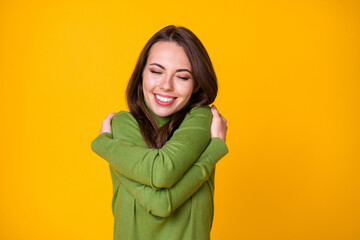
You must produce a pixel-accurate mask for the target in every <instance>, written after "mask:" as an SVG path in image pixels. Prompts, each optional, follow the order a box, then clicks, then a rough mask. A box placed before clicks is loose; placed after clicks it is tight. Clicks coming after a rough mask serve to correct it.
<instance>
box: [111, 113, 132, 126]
mask: <svg viewBox="0 0 360 240" xmlns="http://www.w3.org/2000/svg"><path fill="white" fill-rule="evenodd" d="M112 121H114V122H116V123H118V124H135V125H137V121H136V119H135V118H134V117H133V115H132V114H131V113H130V112H128V111H124V110H120V111H119V112H118V113H116V114H115V115H114V116H113V118H112Z"/></svg>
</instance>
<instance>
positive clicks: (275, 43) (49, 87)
mask: <svg viewBox="0 0 360 240" xmlns="http://www.w3.org/2000/svg"><path fill="white" fill-rule="evenodd" d="M169 24H174V25H177V26H185V27H187V28H189V29H190V30H192V31H193V32H194V33H195V34H196V35H197V36H198V37H199V38H200V40H201V41H202V42H203V44H204V45H205V47H206V49H207V50H208V53H209V55H210V57H211V59H212V61H213V64H214V68H215V71H216V73H217V76H218V80H219V94H218V98H217V100H216V102H215V104H216V106H217V107H218V109H219V110H220V112H221V113H222V114H223V116H224V117H225V118H227V119H228V135H227V144H228V147H229V150H230V152H229V154H228V155H227V156H226V157H224V158H223V159H222V160H221V161H220V162H219V163H218V164H217V172H216V186H215V219H214V224H213V229H212V233H211V235H212V239H213V240H222V239H244V240H263V239H264V240H268V239H274V240H279V239H284V240H289V239H290V240H297V239H299V240H300V239H306V240H312V239H314V240H315V239H316V240H318V239H324V240H332V239H339V240H347V239H349V240H355V239H360V227H359V226H360V207H359V203H360V174H359V173H360V139H359V138H360V131H359V130H360V127H359V123H360V106H359V105H360V99H359V98H360V97H359V96H360V94H359V93H360V92H359V90H360V83H359V81H360V44H359V43H360V2H359V1H331V0H329V1H325V0H323V1H322V0H318V1H306V0H305V1H300V0H296V1H286V0H283V1H280V0H274V1H265V0H263V1H260V0H256V1H224V2H220V1H210V2H209V1H194V0H191V1H187V0H183V1H142V2H139V1H100V0H99V1H77V0H72V1H10V0H9V1H1V2H0V79H1V85H0V96H1V99H0V104H1V122H0V124H1V140H0V141H1V161H0V164H1V165H0V187H1V188H0V190H1V198H0V239H4V240H13V239H14V240H15V239H21V240H22V239H38V240H42V239H52V240H56V239H67V240H71V239H88V240H90V239H112V234H113V216H112V213H111V198H112V185H111V178H110V172H109V168H108V164H107V162H106V161H105V160H103V159H101V158H100V157H98V156H97V155H96V154H95V153H94V152H92V150H91V148H90V144H91V141H92V140H93V139H94V138H95V137H96V136H97V134H98V132H99V129H100V127H101V122H102V120H103V119H104V118H105V117H106V115H107V113H109V112H117V111H119V110H127V108H126V104H125V95H124V92H125V88H126V85H127V81H128V79H129V77H130V74H131V72H132V71H133V68H134V66H135V62H136V60H137V58H138V56H139V54H140V51H141V49H142V47H143V46H144V45H145V43H146V42H147V40H148V39H149V38H150V37H151V36H152V35H153V34H154V33H155V32H156V31H158V30H160V29H161V28H163V27H165V26H167V25H169Z"/></svg>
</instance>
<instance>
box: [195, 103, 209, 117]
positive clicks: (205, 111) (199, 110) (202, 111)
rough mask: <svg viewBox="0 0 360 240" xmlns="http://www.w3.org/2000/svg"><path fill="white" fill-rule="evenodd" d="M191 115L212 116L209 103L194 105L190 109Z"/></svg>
mask: <svg viewBox="0 0 360 240" xmlns="http://www.w3.org/2000/svg"><path fill="white" fill-rule="evenodd" d="M189 115H206V116H212V113H211V108H210V107H209V106H208V105H203V106H197V107H193V108H192V109H191V110H190V111H189Z"/></svg>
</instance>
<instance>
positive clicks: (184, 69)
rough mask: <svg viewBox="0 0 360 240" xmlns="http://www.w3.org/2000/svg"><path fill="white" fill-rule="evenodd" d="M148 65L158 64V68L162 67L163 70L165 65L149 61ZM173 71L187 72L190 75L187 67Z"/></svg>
mask: <svg viewBox="0 0 360 240" xmlns="http://www.w3.org/2000/svg"><path fill="white" fill-rule="evenodd" d="M149 65H156V66H158V67H159V68H162V69H164V70H165V67H164V66H162V65H160V64H158V63H150V64H149ZM175 72H189V73H190V74H191V75H192V73H191V71H190V70H188V69H186V68H181V69H177V70H176V71H175Z"/></svg>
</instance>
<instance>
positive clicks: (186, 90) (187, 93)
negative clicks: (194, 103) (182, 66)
mask: <svg viewBox="0 0 360 240" xmlns="http://www.w3.org/2000/svg"><path fill="white" fill-rule="evenodd" d="M180 89H181V94H182V95H183V96H184V97H186V98H190V97H191V94H192V92H193V89H194V84H193V83H191V82H189V83H186V84H183V85H182V86H181V87H180Z"/></svg>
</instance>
